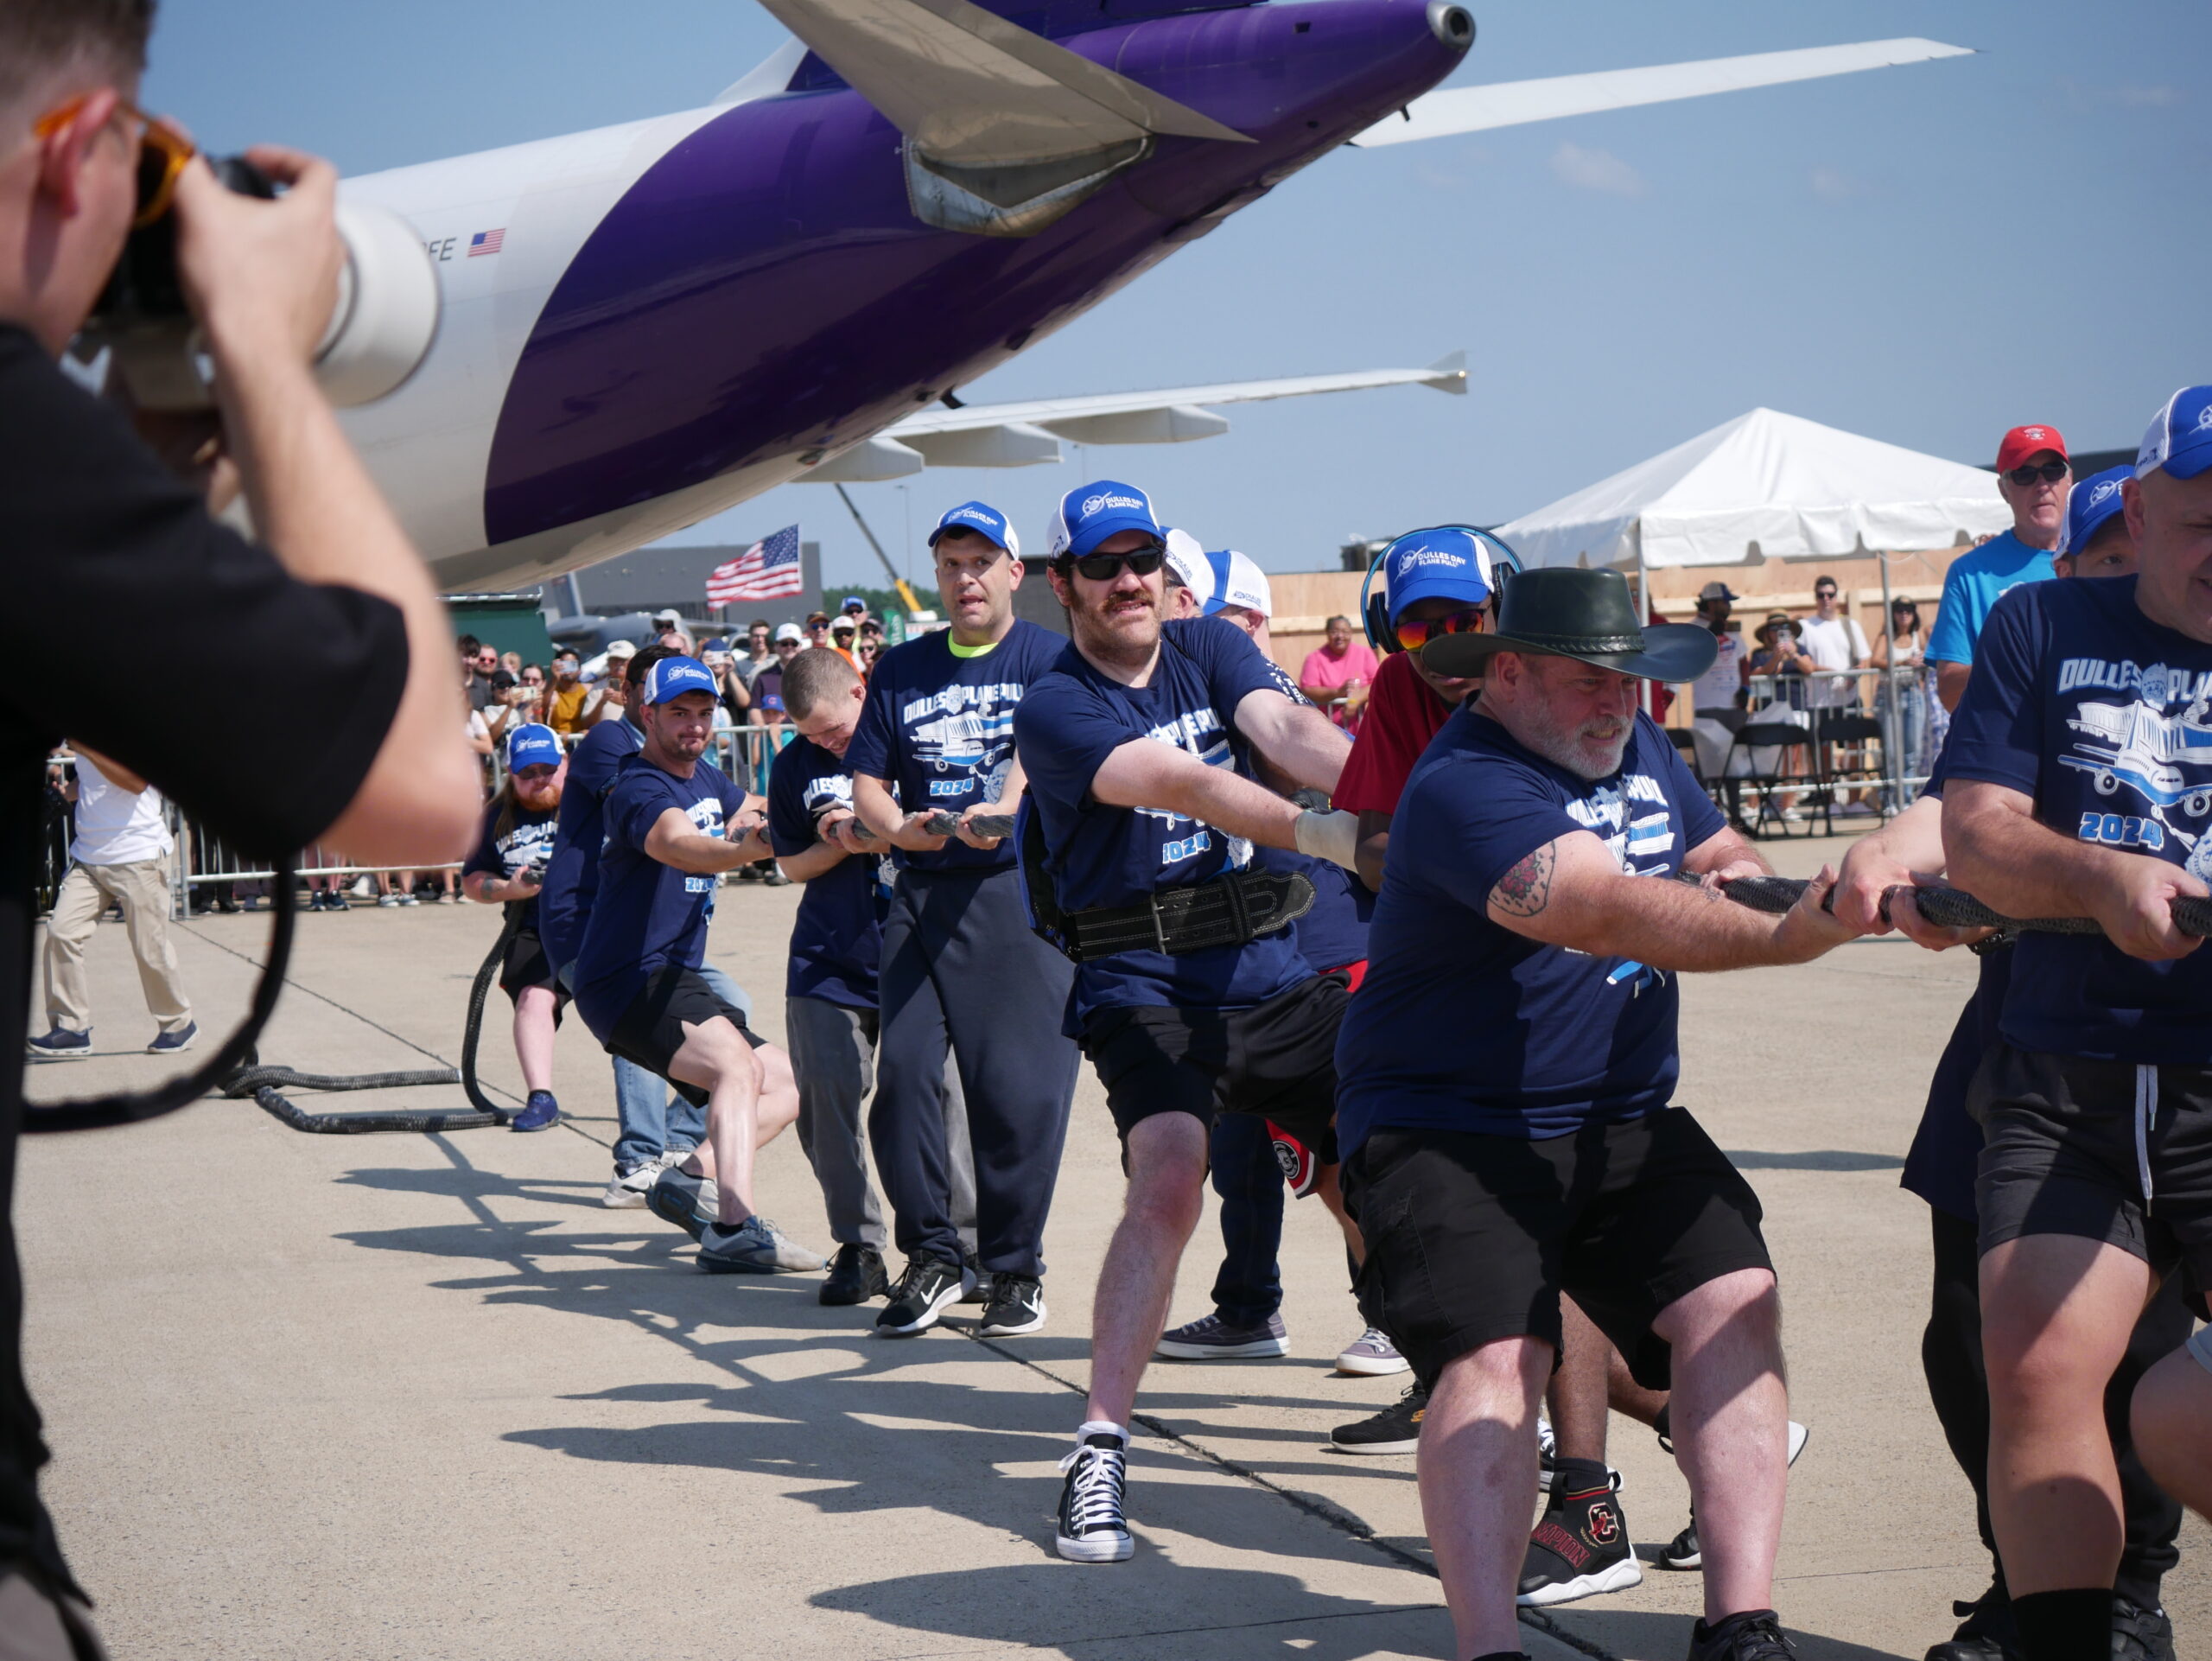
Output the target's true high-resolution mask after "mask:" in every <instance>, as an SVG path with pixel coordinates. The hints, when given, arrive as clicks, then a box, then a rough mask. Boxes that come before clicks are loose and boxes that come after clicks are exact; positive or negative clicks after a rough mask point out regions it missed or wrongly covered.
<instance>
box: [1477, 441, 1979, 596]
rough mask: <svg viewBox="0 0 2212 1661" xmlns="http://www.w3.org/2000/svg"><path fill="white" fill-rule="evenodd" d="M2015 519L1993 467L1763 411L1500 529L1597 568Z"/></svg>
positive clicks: (1709, 560)
mask: <svg viewBox="0 0 2212 1661" xmlns="http://www.w3.org/2000/svg"><path fill="white" fill-rule="evenodd" d="M2010 525H2012V512H2011V510H2010V509H2008V508H2007V507H2006V506H2005V503H2004V501H2003V500H2002V499H2001V498H2000V497H1999V495H1998V493H1997V475H1996V474H1993V473H1985V472H1983V471H1982V470H1981V469H1980V468H1969V467H1963V466H1961V465H1960V464H1959V463H1958V462H1956V461H1943V460H1942V459H1941V458H1940V457H1937V456H1933V455H1921V454H1920V453H1919V452H1918V451H1917V450H1909V449H1900V448H1899V447H1898V446H1897V445H1895V444H1885V443H1882V442H1879V441H1878V440H1876V439H1872V438H1862V437H1860V436H1859V435H1858V434H1856V433H1847V432H1841V431H1839V430H1837V429H1835V428H1834V427H1823V426H1821V424H1820V423H1818V422H1815V421H1807V420H1804V419H1802V417H1797V416H1791V415H1783V414H1782V413H1781V412H1780V411H1779V410H1752V411H1751V413H1750V414H1749V415H1742V416H1738V417H1736V418H1735V419H1734V420H1733V421H1730V422H1726V423H1722V424H1721V425H1719V426H1718V427H1715V428H1714V429H1713V430H1712V431H1710V432H1707V433H1700V434H1699V435H1698V436H1696V437H1695V438H1693V439H1691V440H1689V441H1688V442H1687V443H1682V444H1677V445H1675V448H1674V449H1670V450H1665V451H1662V453H1661V454H1659V455H1655V456H1653V457H1652V458H1651V459H1650V460H1649V461H1641V462H1638V463H1637V465H1636V466H1635V467H1632V468H1628V469H1626V470H1625V471H1624V472H1621V473H1616V474H1613V475H1612V477H1611V478H1610V479H1601V480H1599V481H1598V482H1597V483H1596V484H1594V485H1589V486H1586V487H1584V488H1582V489H1580V490H1578V491H1576V492H1575V493H1573V495H1571V496H1566V497H1562V498H1561V499H1560V500H1558V501H1555V502H1554V503H1553V504H1552V505H1551V506H1548V507H1544V508H1539V509H1538V510H1537V511H1536V512H1533V513H1526V514H1523V515H1522V517H1521V518H1519V519H1515V520H1514V521H1513V522H1512V523H1511V524H1510V525H1499V526H1498V527H1497V534H1498V535H1499V536H1500V537H1501V538H1503V539H1504V540H1505V541H1506V542H1507V543H1508V544H1510V545H1511V546H1512V547H1513V549H1514V550H1515V551H1516V552H1517V553H1518V554H1519V555H1520V556H1521V557H1522V559H1523V560H1524V561H1526V562H1527V563H1528V564H1529V565H1530V566H1531V567H1535V566H1545V565H1583V566H1587V567H1590V568H1592V569H1597V568H1601V567H1606V566H1616V565H1630V566H1634V565H1637V564H1638V563H1641V564H1642V565H1644V566H1662V565H1740V564H1744V563H1746V562H1748V561H1750V560H1752V559H1755V558H1758V557H1762V556H1763V557H1765V558H1768V559H1803V558H1814V557H1819V558H1827V559H1836V558H1842V557H1847V556H1848V555H1851V554H1854V553H1866V552H1875V551H1878V552H1884V553H1906V552H1917V551H1925V550H1936V549H1942V548H1948V547H1951V546H1953V545H1955V544H1956V543H1957V542H1958V541H1959V539H1960V533H1961V532H1962V531H1963V532H1965V533H1966V534H1967V538H1968V539H1969V540H1970V539H1972V538H1975V537H1980V536H1982V535H1985V534H1987V533H1990V532H1993V531H2003V530H2005V529H2006V528H2008V527H2009V526H2010Z"/></svg>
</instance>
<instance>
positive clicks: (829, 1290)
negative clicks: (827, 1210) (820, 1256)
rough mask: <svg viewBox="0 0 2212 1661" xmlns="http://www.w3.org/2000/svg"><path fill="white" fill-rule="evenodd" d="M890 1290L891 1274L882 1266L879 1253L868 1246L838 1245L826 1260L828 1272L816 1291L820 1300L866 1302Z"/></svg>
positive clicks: (841, 1302) (827, 1301) (842, 1302)
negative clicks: (827, 1260)
mask: <svg viewBox="0 0 2212 1661" xmlns="http://www.w3.org/2000/svg"><path fill="white" fill-rule="evenodd" d="M890 1289H891V1276H890V1275H889V1274H888V1273H887V1272H886V1271H885V1270H884V1267H883V1254H882V1253H881V1252H880V1251H877V1250H876V1249H875V1248H874V1246H872V1245H861V1244H853V1245H841V1246H839V1247H838V1248H837V1255H836V1257H832V1258H830V1260H829V1274H828V1276H825V1277H824V1278H823V1282H822V1290H821V1291H820V1292H818V1293H817V1294H816V1296H817V1299H818V1300H819V1301H822V1302H823V1303H833V1304H846V1303H866V1302H867V1301H868V1300H869V1299H871V1298H880V1297H881V1296H883V1295H884V1294H886V1293H887V1292H888V1291H890Z"/></svg>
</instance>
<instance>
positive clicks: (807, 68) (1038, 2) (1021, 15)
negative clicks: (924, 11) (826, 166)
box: [784, 0, 1259, 92]
mask: <svg viewBox="0 0 2212 1661" xmlns="http://www.w3.org/2000/svg"><path fill="white" fill-rule="evenodd" d="M970 3H972V4H974V5H976V6H977V7H979V8H981V9H982V10H984V11H988V12H992V13H995V15H997V16H1001V17H1003V18H1005V19H1006V20H1007V22H1010V23H1018V24H1020V26H1021V27H1022V28H1023V29H1027V30H1028V31H1029V32H1030V33H1031V34H1032V35H1042V36H1044V38H1045V39H1046V40H1048V41H1058V40H1062V39H1065V37H1066V36H1068V35H1088V34H1090V32H1092V31H1093V30H1095V29H1111V28H1113V27H1114V26H1115V25H1116V24H1117V23H1141V22H1145V21H1146V20H1147V19H1148V18H1153V17H1173V16H1179V15H1180V14H1182V13H1184V12H1186V11H1236V10H1242V9H1243V8H1244V7H1246V6H1250V5H1255V4H1257V3H1259V0H970ZM844 85H845V80H844V77H842V75H840V74H839V73H837V72H836V70H834V69H832V68H831V67H829V65H828V64H826V63H824V62H823V60H821V59H820V58H819V57H817V56H816V55H815V54H813V53H811V52H810V53H808V54H806V58H805V60H804V61H803V62H802V63H801V64H800V65H799V67H798V70H797V72H796V73H793V74H792V76H791V80H790V82H789V84H788V85H787V86H785V89H784V90H785V92H822V91H826V90H829V89H830V88H835V87H841V86H844Z"/></svg>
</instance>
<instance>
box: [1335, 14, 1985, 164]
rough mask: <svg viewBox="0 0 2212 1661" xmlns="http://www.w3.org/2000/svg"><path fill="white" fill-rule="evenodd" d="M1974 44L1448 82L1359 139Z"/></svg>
mask: <svg viewBox="0 0 2212 1661" xmlns="http://www.w3.org/2000/svg"><path fill="white" fill-rule="evenodd" d="M1973 54H1974V48H1971V47H1964V46H1946V45H1944V44H1943V43H1942V41H1923V40H1920V39H1917V38H1907V39H1903V40H1895V41H1860V42H1859V44H1857V45H1855V46H1816V47H1808V48H1804V49H1803V50H1801V51H1796V52H1755V53H1751V54H1749V55H1747V56H1745V57H1740V58H1707V59H1706V60H1703V61H1701V62H1697V63H1666V64H1656V65H1654V66H1652V67H1649V68H1646V69H1606V70H1600V71H1599V72H1597V73H1593V74H1587V75H1554V76H1550V77H1548V78H1547V79H1545V80H1509V81H1499V82H1497V83H1496V84H1494V85H1492V86H1458V87H1447V88H1446V89H1445V90H1444V91H1442V92H1431V93H1429V94H1428V95H1427V96H1426V97H1425V98H1417V99H1414V101H1413V102H1412V103H1411V104H1409V105H1407V106H1406V108H1405V110H1404V111H1403V112H1402V113H1401V114H1398V115H1394V116H1389V117H1386V118H1384V119H1383V120H1381V121H1378V122H1376V124H1375V125H1373V126H1372V127H1370V128H1369V129H1368V130H1366V131H1365V132H1363V133H1361V134H1360V135H1359V136H1358V137H1356V138H1354V139H1353V140H1352V141H1351V142H1352V143H1355V144H1357V145H1359V146H1361V147H1362V148H1363V149H1372V148H1373V147H1375V146H1376V145H1378V144H1409V143H1413V142H1414V140H1415V139H1418V138H1445V137H1450V136H1451V135H1452V134H1454V133H1467V132H1482V131H1484V130H1487V129H1489V128H1491V127H1516V126H1521V125H1523V124H1527V123H1529V122H1532V121H1553V120H1556V119H1557V118H1560V117H1561V116H1570V115H1592V114H1595V113H1597V112H1599V111H1605V110H1625V109H1630V108H1632V107H1634V106H1635V105H1640V104H1666V103H1670V102H1672V101H1673V100H1675V99H1685V98H1703V97H1704V96H1706V94H1707V93H1709V92H1741V91H1743V90H1745V88H1747V87H1752V86H1780V85H1782V84H1783V82H1785V81H1793V80H1819V79H1821V77H1823V76H1827V75H1847V74H1851V73H1853V72H1855V71H1857V70H1861V69H1886V68H1889V67H1892V66H1894V65H1897V64H1906V63H1924V62H1926V61H1928V60H1930V59H1934V58H1962V57H1971V56H1972V55H1973Z"/></svg>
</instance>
